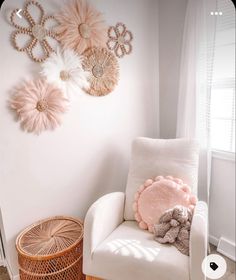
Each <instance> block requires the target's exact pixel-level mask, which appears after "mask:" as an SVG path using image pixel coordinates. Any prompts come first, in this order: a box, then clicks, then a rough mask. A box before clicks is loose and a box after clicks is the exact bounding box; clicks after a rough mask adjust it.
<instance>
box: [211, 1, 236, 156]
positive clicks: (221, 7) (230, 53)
mask: <svg viewBox="0 0 236 280" xmlns="http://www.w3.org/2000/svg"><path fill="white" fill-rule="evenodd" d="M217 10H218V12H221V13H222V15H219V14H218V15H217V16H216V15H214V16H216V17H217V19H216V34H215V50H214V59H213V67H212V70H213V75H212V87H211V104H210V105H211V113H210V116H211V117H210V133H211V135H210V136H211V146H212V149H213V150H218V151H226V152H233V153H235V9H234V5H233V3H232V2H231V1H230V0H218V1H217Z"/></svg>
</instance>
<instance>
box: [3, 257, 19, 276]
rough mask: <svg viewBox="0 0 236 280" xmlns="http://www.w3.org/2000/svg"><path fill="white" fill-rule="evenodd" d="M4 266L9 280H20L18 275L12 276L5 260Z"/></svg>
mask: <svg viewBox="0 0 236 280" xmlns="http://www.w3.org/2000/svg"><path fill="white" fill-rule="evenodd" d="M5 266H6V268H7V272H8V274H9V277H10V279H11V280H20V275H19V274H18V275H13V273H12V270H11V267H10V265H9V263H8V261H7V260H5Z"/></svg>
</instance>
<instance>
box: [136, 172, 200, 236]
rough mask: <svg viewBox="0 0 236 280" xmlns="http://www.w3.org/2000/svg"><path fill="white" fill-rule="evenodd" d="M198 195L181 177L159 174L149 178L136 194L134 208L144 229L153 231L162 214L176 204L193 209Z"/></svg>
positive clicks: (140, 225) (137, 218)
mask: <svg viewBox="0 0 236 280" xmlns="http://www.w3.org/2000/svg"><path fill="white" fill-rule="evenodd" d="M196 202H197V197H196V196H195V195H193V194H191V189H190V187H189V186H188V185H187V184H184V183H183V181H182V180H181V179H178V178H173V177H172V176H166V177H163V176H157V177H156V178H155V180H152V179H148V180H146V181H145V183H144V184H143V185H141V186H140V187H139V189H138V191H137V192H136V194H135V201H134V203H133V210H134V214H135V219H136V221H137V222H138V224H139V227H140V228H142V229H148V230H149V231H150V232H153V225H154V224H156V223H158V222H159V219H160V217H161V215H162V214H163V213H164V212H165V211H166V210H168V209H170V208H173V207H175V206H176V205H182V206H185V207H188V208H189V209H191V210H193V209H194V206H195V205H196Z"/></svg>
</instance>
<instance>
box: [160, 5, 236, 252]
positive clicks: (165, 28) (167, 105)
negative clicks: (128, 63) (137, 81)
mask: <svg viewBox="0 0 236 280" xmlns="http://www.w3.org/2000/svg"><path fill="white" fill-rule="evenodd" d="M186 7H187V0H159V60H160V67H159V73H160V136H161V138H175V137H176V117H177V104H178V86H179V82H178V81H179V68H180V57H181V46H182V35H183V28H184V17H185V11H186ZM209 213H210V216H209V218H210V220H209V223H210V236H211V239H210V240H211V241H212V242H213V243H215V245H217V243H218V241H219V238H221V237H223V238H225V239H227V240H228V241H229V242H232V244H234V247H235V161H228V160H222V159H217V158H213V159H212V183H211V190H210V205H209ZM231 247H232V246H231ZM232 249H234V248H232ZM226 253H227V252H226Z"/></svg>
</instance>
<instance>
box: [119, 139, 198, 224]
mask: <svg viewBox="0 0 236 280" xmlns="http://www.w3.org/2000/svg"><path fill="white" fill-rule="evenodd" d="M198 158H199V146H198V143H197V142H196V141H195V140H189V139H184V138H180V139H150V138H144V137H140V138H137V139H135V140H134V141H133V144H132V152H131V161H130V169H129V174H128V181H127V185H126V200H125V212H124V218H125V220H134V213H133V209H132V204H133V202H134V195H135V193H136V191H137V189H138V188H139V186H140V185H141V184H143V183H144V181H145V180H146V179H149V178H155V177H156V176H158V175H163V176H167V175H172V176H174V177H177V178H180V179H182V180H183V181H184V182H185V183H186V184H188V185H189V186H190V187H191V189H192V192H193V193H194V194H197V180H198Z"/></svg>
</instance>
